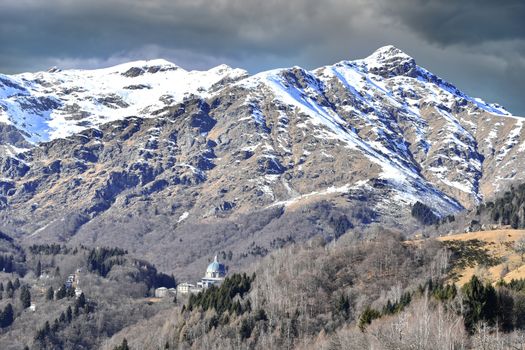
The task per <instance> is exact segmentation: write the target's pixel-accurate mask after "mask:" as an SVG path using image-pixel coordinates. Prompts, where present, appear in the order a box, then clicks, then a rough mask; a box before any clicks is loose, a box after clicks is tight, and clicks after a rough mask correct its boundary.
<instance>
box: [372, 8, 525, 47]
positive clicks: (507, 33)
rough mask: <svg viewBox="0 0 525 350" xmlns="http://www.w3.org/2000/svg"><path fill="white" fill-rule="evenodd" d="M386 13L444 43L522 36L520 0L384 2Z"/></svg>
mask: <svg viewBox="0 0 525 350" xmlns="http://www.w3.org/2000/svg"><path fill="white" fill-rule="evenodd" d="M382 8H383V10H384V11H385V13H386V14H387V15H390V16H392V17H397V18H399V19H400V20H401V21H402V23H404V24H405V25H407V26H408V27H410V28H412V29H413V30H415V31H416V32H417V33H419V34H420V35H422V36H423V37H425V38H426V39H428V40H430V41H432V42H436V43H439V44H443V45H448V44H457V43H462V44H466V45H477V44H480V43H484V42H487V41H500V40H514V39H518V40H523V39H524V38H525V25H524V18H525V2H524V1H523V0H503V1H495V0H461V1H458V0H439V1H429V0H398V1H386V0H385V1H384V3H383V4H382Z"/></svg>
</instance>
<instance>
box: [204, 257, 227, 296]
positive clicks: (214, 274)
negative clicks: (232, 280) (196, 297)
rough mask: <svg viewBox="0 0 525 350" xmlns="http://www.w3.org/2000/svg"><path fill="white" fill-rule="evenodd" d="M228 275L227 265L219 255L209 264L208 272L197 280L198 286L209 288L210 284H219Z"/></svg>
mask: <svg viewBox="0 0 525 350" xmlns="http://www.w3.org/2000/svg"><path fill="white" fill-rule="evenodd" d="M224 277H226V266H224V264H221V263H220V262H219V261H218V260H217V255H215V258H214V259H213V262H212V263H211V264H209V265H208V268H207V269H206V273H205V274H204V277H203V278H202V279H201V281H200V282H197V287H200V288H208V287H210V286H213V285H215V286H219V285H220V284H221V283H222V281H224Z"/></svg>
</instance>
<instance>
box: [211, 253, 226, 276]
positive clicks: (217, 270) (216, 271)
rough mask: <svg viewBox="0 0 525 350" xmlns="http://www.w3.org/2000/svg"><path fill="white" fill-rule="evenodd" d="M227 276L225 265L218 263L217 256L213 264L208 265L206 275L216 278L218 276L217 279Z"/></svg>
mask: <svg viewBox="0 0 525 350" xmlns="http://www.w3.org/2000/svg"><path fill="white" fill-rule="evenodd" d="M225 274H226V268H225V266H224V264H221V263H220V262H218V261H217V256H215V259H214V260H213V262H212V263H211V264H209V265H208V268H207V269H206V275H208V276H214V275H217V277H219V276H220V277H222V276H224V275H225Z"/></svg>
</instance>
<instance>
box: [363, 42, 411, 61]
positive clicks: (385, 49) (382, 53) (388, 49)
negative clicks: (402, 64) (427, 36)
mask: <svg viewBox="0 0 525 350" xmlns="http://www.w3.org/2000/svg"><path fill="white" fill-rule="evenodd" d="M393 57H404V58H412V57H410V56H409V55H407V54H406V53H405V52H404V51H403V50H401V49H398V48H397V47H395V46H394V45H386V46H382V47H380V48H378V49H377V50H375V51H374V52H373V53H372V54H371V55H370V56H368V57H367V59H368V58H375V59H388V58H393Z"/></svg>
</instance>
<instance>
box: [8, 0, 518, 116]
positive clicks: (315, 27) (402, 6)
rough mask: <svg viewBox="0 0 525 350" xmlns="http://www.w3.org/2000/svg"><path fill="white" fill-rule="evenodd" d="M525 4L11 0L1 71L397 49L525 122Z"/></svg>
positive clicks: (306, 63)
mask: <svg viewBox="0 0 525 350" xmlns="http://www.w3.org/2000/svg"><path fill="white" fill-rule="evenodd" d="M523 18H525V2H523V1H522V0H506V1H502V2H498V1H492V0H462V1H456V0H396V1H393V0H325V1H318V0H302V1H300V0H288V1H281V0H266V1H259V0H213V1H209V0H208V1H206V0H148V1H143V0H90V1H85V0H46V1H42V0H17V1H10V0H0V45H1V49H0V72H2V73H18V72H23V71H35V70H43V69H47V68H49V67H50V66H55V65H56V66H59V67H61V68H95V67H105V66H109V65H113V64H117V63H121V62H124V61H129V60H137V59H149V58H165V59H168V60H170V61H172V62H174V63H176V64H178V65H180V66H182V67H184V68H186V69H203V68H210V67H212V66H214V65H218V64H221V63H227V64H229V65H231V66H235V67H242V68H245V69H247V70H249V71H250V72H251V73H256V72H258V71H261V70H266V69H270V68H276V67H286V66H292V65H300V66H303V67H305V68H314V67H318V66H321V65H327V64H332V63H335V62H337V61H340V60H343V59H355V58H362V57H365V56H367V55H368V54H370V53H371V52H372V51H374V50H375V49H376V48H378V47H380V46H383V45H387V44H393V45H395V46H397V47H399V48H400V49H402V50H404V51H405V52H407V53H408V54H410V55H411V56H413V57H415V58H416V61H417V62H418V64H420V65H422V66H424V67H426V68H428V69H429V70H431V71H433V72H434V73H436V74H438V75H440V76H442V77H443V78H445V79H447V80H449V81H451V82H452V83H455V84H456V85H457V86H459V87H460V88H462V89H463V90H465V91H466V92H467V93H470V94H472V95H474V96H481V97H483V98H485V99H486V100H488V101H491V102H499V103H501V104H503V105H504V106H506V107H507V108H508V109H509V110H510V111H511V112H513V113H515V114H519V115H524V116H525V99H524V98H523V91H525V26H524V25H523Z"/></svg>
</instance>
